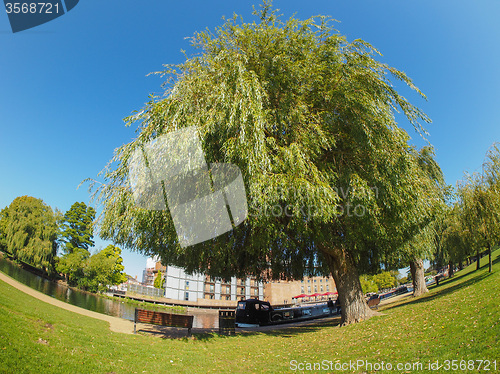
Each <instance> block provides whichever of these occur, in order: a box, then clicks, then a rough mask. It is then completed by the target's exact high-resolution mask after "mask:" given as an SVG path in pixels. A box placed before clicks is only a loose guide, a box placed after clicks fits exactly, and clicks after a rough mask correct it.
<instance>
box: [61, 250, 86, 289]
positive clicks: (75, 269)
mask: <svg viewBox="0 0 500 374" xmlns="http://www.w3.org/2000/svg"><path fill="white" fill-rule="evenodd" d="M89 257H90V252H89V251H88V250H87V249H83V248H75V249H74V250H73V251H72V252H71V253H66V254H65V255H63V256H62V257H59V260H58V262H57V265H56V270H57V272H58V273H60V274H64V275H65V276H66V279H67V281H68V283H69V284H70V285H73V286H76V285H78V284H79V281H80V279H83V278H84V277H85V274H84V269H85V266H86V263H87V260H88V259H89Z"/></svg>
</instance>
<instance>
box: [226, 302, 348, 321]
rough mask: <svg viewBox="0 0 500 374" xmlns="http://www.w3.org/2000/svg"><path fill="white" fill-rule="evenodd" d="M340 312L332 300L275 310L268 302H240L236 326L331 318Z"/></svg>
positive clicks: (237, 309)
mask: <svg viewBox="0 0 500 374" xmlns="http://www.w3.org/2000/svg"><path fill="white" fill-rule="evenodd" d="M339 312H340V308H337V307H336V306H335V304H334V302H333V301H332V300H329V301H328V302H323V303H317V304H306V305H301V306H293V307H289V308H278V309H274V308H273V307H272V306H271V304H270V303H268V302H267V301H261V300H257V299H247V300H241V301H239V302H238V306H237V308H236V321H235V322H236V326H239V327H246V326H255V325H260V326H264V325H272V324H278V323H290V322H295V321H304V320H308V319H313V318H322V317H329V316H333V315H335V314H338V313H339Z"/></svg>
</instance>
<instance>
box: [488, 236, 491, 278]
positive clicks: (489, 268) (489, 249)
mask: <svg viewBox="0 0 500 374" xmlns="http://www.w3.org/2000/svg"><path fill="white" fill-rule="evenodd" d="M491 265H492V263H491V245H490V243H488V271H489V272H490V273H491Z"/></svg>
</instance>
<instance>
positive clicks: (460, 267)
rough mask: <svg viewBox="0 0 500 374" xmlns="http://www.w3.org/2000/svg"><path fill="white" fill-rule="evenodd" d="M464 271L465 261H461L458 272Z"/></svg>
mask: <svg viewBox="0 0 500 374" xmlns="http://www.w3.org/2000/svg"><path fill="white" fill-rule="evenodd" d="M463 269H464V264H463V261H462V260H460V262H459V263H458V270H463Z"/></svg>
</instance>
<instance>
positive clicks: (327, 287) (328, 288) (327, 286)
mask: <svg viewBox="0 0 500 374" xmlns="http://www.w3.org/2000/svg"><path fill="white" fill-rule="evenodd" d="M329 291H330V285H329V284H327V285H326V292H329Z"/></svg>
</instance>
